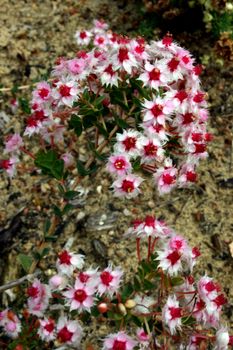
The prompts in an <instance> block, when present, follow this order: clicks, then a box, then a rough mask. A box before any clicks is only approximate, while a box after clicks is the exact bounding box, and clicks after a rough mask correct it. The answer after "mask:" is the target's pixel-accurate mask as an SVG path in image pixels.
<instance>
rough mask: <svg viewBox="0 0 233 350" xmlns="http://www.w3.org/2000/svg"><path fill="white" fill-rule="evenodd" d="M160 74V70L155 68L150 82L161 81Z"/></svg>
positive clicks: (150, 74) (151, 73) (150, 76)
mask: <svg viewBox="0 0 233 350" xmlns="http://www.w3.org/2000/svg"><path fill="white" fill-rule="evenodd" d="M160 74H161V73H160V70H159V69H158V68H154V69H152V71H151V72H149V78H150V80H159V78H160Z"/></svg>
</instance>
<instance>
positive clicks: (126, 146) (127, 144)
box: [114, 129, 140, 158]
mask: <svg viewBox="0 0 233 350" xmlns="http://www.w3.org/2000/svg"><path fill="white" fill-rule="evenodd" d="M139 137H140V134H139V132H138V131H136V130H133V129H128V130H124V131H123V133H122V134H120V133H118V134H117V135H116V141H117V142H116V143H115V145H114V150H115V152H116V153H118V154H119V153H125V154H127V155H128V156H129V157H133V158H134V157H137V156H138V155H139V142H140V141H139Z"/></svg>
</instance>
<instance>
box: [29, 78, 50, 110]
mask: <svg viewBox="0 0 233 350" xmlns="http://www.w3.org/2000/svg"><path fill="white" fill-rule="evenodd" d="M32 96H33V102H34V103H38V104H41V103H43V102H47V101H48V100H50V99H51V87H50V85H49V84H48V83H47V82H46V81H41V82H40V83H38V84H37V85H36V89H34V90H33V92H32Z"/></svg>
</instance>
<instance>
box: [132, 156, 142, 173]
mask: <svg viewBox="0 0 233 350" xmlns="http://www.w3.org/2000/svg"><path fill="white" fill-rule="evenodd" d="M140 168H141V160H140V158H137V159H135V161H134V162H133V170H136V171H137V170H139V169H140Z"/></svg>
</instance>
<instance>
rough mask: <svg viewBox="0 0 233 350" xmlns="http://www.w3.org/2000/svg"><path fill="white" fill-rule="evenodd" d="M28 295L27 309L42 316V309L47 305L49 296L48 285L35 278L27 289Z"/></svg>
mask: <svg viewBox="0 0 233 350" xmlns="http://www.w3.org/2000/svg"><path fill="white" fill-rule="evenodd" d="M27 295H28V300H27V304H28V311H29V313H30V314H32V315H36V316H39V317H41V316H43V313H44V311H45V310H46V309H47V307H48V305H49V298H50V297H51V292H50V287H49V286H48V285H47V284H43V283H41V282H40V281H39V280H38V279H35V280H34V282H33V284H32V285H31V286H30V287H28V289H27Z"/></svg>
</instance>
